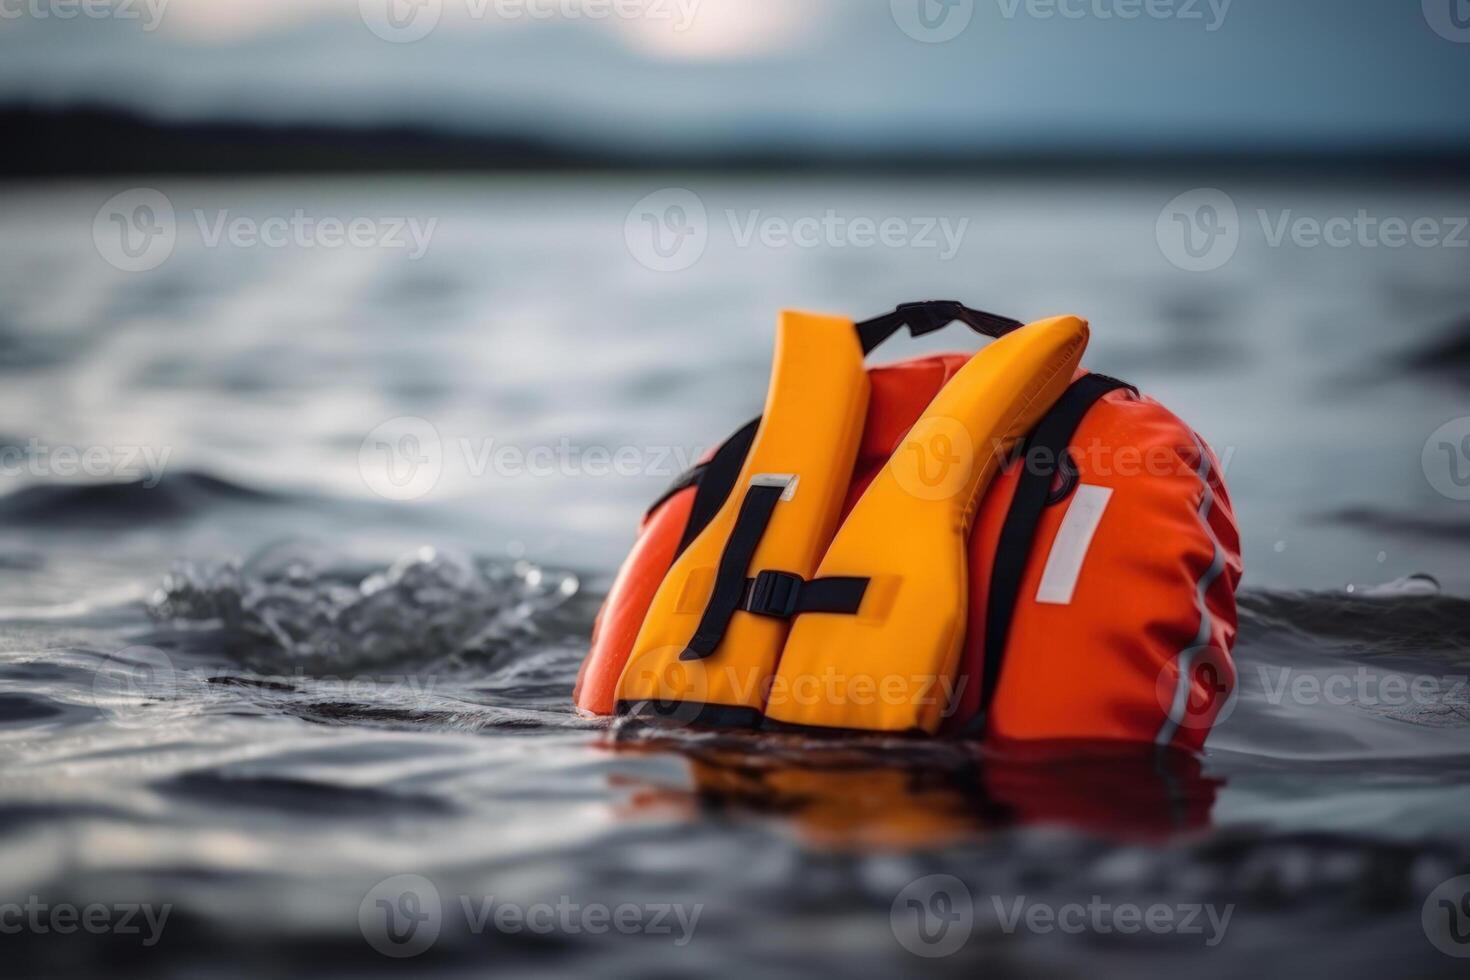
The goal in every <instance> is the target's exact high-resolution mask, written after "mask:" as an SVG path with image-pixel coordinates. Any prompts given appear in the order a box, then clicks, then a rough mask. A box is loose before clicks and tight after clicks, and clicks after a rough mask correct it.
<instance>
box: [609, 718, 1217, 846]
mask: <svg viewBox="0 0 1470 980" xmlns="http://www.w3.org/2000/svg"><path fill="white" fill-rule="evenodd" d="M630 727H631V726H628V725H625V726H623V727H622V728H620V729H619V730H618V734H617V735H616V737H615V738H614V739H613V741H612V743H611V747H612V750H613V751H614V752H634V753H638V752H646V753H660V752H677V753H678V754H680V755H682V756H683V757H684V758H686V759H687V760H688V762H689V773H688V779H689V783H688V784H683V783H682V782H681V785H678V786H659V785H657V784H640V783H638V782H636V781H629V780H625V779H618V780H617V781H616V782H615V785H616V786H617V787H618V788H619V789H627V790H629V791H630V792H631V796H630V798H629V801H628V813H629V815H630V816H638V815H641V814H654V815H664V816H666V815H669V814H673V815H676V816H678V817H681V818H683V819H695V818H697V817H698V816H699V815H700V814H702V813H719V814H731V815H735V816H741V815H748V816H752V817H767V818H772V819H774V820H776V821H777V822H779V823H781V824H786V825H789V827H790V828H791V829H792V830H793V831H794V832H795V833H796V834H797V835H798V836H799V837H800V839H801V840H802V841H803V842H805V843H807V844H809V845H812V846H818V847H838V848H855V849H860V850H868V849H872V848H889V849H896V850H904V849H910V848H916V847H925V848H931V847H940V848H942V847H948V846H952V845H956V844H961V843H964V842H966V841H971V840H974V839H976V838H980V837H983V836H985V835H987V834H993V833H994V832H996V831H998V830H1001V829H1004V828H1007V827H1014V826H1027V825H1036V826H1061V827H1067V828H1070V829H1072V830H1076V831H1081V832H1085V833H1088V834H1093V835H1097V836H1100V837H1104V838H1108V839H1115V840H1118V841H1140V840H1141V841H1147V840H1167V839H1168V838H1169V837H1170V836H1171V835H1174V834H1180V833H1186V832H1192V831H1198V830H1202V829H1204V828H1206V827H1208V826H1209V822H1210V809H1211V807H1212V805H1213V804H1214V800H1215V793H1216V790H1217V788H1218V787H1219V786H1221V785H1222V780H1219V779H1214V778H1208V777H1206V776H1205V775H1204V774H1203V769H1202V766H1201V764H1200V760H1199V759H1197V758H1194V757H1193V756H1190V755H1188V754H1185V753H1181V752H1175V751H1170V752H1167V753H1161V752H1159V751H1157V750H1155V749H1153V748H1151V747H1146V746H1138V747H1133V746H1119V745H1107V744H1079V743H1066V744H1044V743H1032V744H1021V743H1018V744H1014V745H1000V746H997V745H989V746H986V747H984V748H983V749H982V748H981V747H980V746H978V745H971V744H962V743H949V742H920V741H914V740H895V739H885V738H873V739H864V740H844V742H843V743H842V744H837V745H834V744H833V743H831V742H828V741H822V740H818V741H813V740H809V739H805V738H801V737H798V736H789V735H760V736H708V737H701V736H695V737H692V738H690V737H685V738H675V739H664V738H660V737H658V735H657V733H656V732H655V733H653V734H652V736H651V737H650V736H648V735H646V734H644V733H638V734H630V733H629V728H630Z"/></svg>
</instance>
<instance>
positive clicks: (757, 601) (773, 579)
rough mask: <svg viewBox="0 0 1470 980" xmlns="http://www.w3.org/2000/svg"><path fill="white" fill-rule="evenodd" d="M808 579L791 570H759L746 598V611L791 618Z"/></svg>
mask: <svg viewBox="0 0 1470 980" xmlns="http://www.w3.org/2000/svg"><path fill="white" fill-rule="evenodd" d="M805 584H806V579H804V578H802V577H801V576H800V575H793V574H792V573H790V572H777V571H772V570H770V569H767V570H765V571H762V572H757V573H756V575H755V579H754V581H752V582H751V583H750V595H748V596H747V597H746V599H745V611H746V612H750V613H755V614H756V615H757V616H769V617H771V618H772V619H790V618H791V617H792V616H795V615H796V609H797V606H798V604H799V603H800V601H801V587H802V586H803V585H805Z"/></svg>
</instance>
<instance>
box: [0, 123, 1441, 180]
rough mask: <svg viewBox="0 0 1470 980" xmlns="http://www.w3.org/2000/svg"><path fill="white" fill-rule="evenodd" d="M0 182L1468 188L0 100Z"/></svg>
mask: <svg viewBox="0 0 1470 980" xmlns="http://www.w3.org/2000/svg"><path fill="white" fill-rule="evenodd" d="M0 145H4V146H6V147H9V148H10V151H9V152H7V153H4V154H0V178H37V177H41V178H44V177H86V176H109V175H130V174H164V175H179V176H234V175H239V176H247V175H266V174H325V173H519V172H539V173H547V172H552V173H554V172H564V173H608V174H616V173H647V172H658V171H682V172H702V173H730V174H762V173H769V174H801V173H813V174H852V175H860V176H874V177H914V176H953V177H964V176H978V175H986V174H1023V175H1024V174H1036V175H1038V176H1046V175H1059V176H1066V175H1079V174H1086V175H1099V176H1109V175H1114V176H1147V175H1151V174H1157V175H1161V176H1162V175H1172V174H1180V173H1197V174H1203V173H1229V174H1232V175H1241V174H1251V173H1259V174H1261V175H1263V176H1266V175H1269V176H1282V175H1292V174H1301V175H1303V176H1310V177H1312V178H1313V179H1321V178H1334V177H1341V178H1351V179H1354V180H1358V181H1361V180H1363V179H1370V180H1371V179H1381V180H1389V181H1399V180H1405V179H1434V180H1438V181H1444V182H1450V183H1470V145H1467V146H1459V147H1407V148H1402V149H1393V150H1385V149H1375V148H1361V147H1347V148H1338V149H1333V150H1326V149H1312V150H1302V151H1269V152H1261V151H1256V150H1239V149H1232V148H1214V149H1207V148H1200V149H1190V150H1186V151H1172V152H1170V151H1166V152H1155V151H1150V150H1120V151H1117V152H1101V153H1100V152H1095V151H1086V150H1075V149H1073V150H1069V149H1057V150H1047V149H1044V148H1040V147H1037V148H1033V149H1028V150H1009V151H996V152H968V151H956V152H951V153H930V152H911V151H906V150H903V149H898V150H894V151H838V150H827V149H813V148H809V147H801V148H783V147H775V146H772V147H766V148H760V147H757V148H753V149H752V150H750V151H749V152H746V153H742V154H739V155H737V156H732V155H730V154H724V153H720V154H715V153H710V154H700V153H638V152H635V151H633V150H630V149H626V148H607V147H603V146H600V145H595V144H591V143H586V144H577V143H573V142H570V141H565V140H556V139H552V138H548V137H545V136H541V135H527V134H524V133H511V132H485V133H469V132H456V131H453V130H450V129H448V128H443V127H435V126H428V125H422V124H413V123H397V124H385V125H373V126H347V125H333V124H325V123H324V124H292V125H274V124H264V123H251V122H234V121H209V122H166V121H160V120H154V119H149V118H147V117H145V116H142V115H138V114H135V113H131V112H127V111H123V110H118V109H112V108H101V107H74V108H65V109H47V108H37V107H34V106H28V105H9V106H0Z"/></svg>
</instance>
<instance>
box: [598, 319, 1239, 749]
mask: <svg viewBox="0 0 1470 980" xmlns="http://www.w3.org/2000/svg"><path fill="white" fill-rule="evenodd" d="M956 320H959V321H962V322H964V323H965V324H967V325H968V326H970V327H971V328H972V329H974V330H976V331H977V332H979V333H982V334H985V335H987V336H991V337H995V338H997V339H995V340H994V341H993V342H992V343H990V344H988V345H987V346H986V347H984V348H983V349H981V350H980V351H979V352H978V353H977V354H975V355H973V356H967V355H961V354H945V355H937V356H930V357H922V358H916V359H913V360H909V361H904V362H900V363H898V364H892V365H887V366H882V367H877V368H872V369H866V370H865V369H864V365H863V362H864V357H865V356H866V355H867V354H868V353H870V352H871V351H872V350H873V349H874V348H876V347H877V346H878V345H879V344H881V343H882V342H883V341H884V340H886V339H887V338H888V337H890V336H892V335H893V334H895V333H896V332H898V330H899V329H900V328H901V327H903V326H907V327H908V328H909V330H910V332H911V333H912V334H913V335H914V336H920V335H922V334H926V333H929V332H932V331H934V330H938V329H940V328H942V327H944V326H946V325H948V324H949V323H950V322H953V321H956ZM1087 341H1088V327H1087V324H1086V322H1085V321H1083V320H1081V319H1079V318H1077V317H1070V316H1063V317H1054V318H1051V319H1047V320H1041V321H1037V322H1035V323H1031V324H1028V325H1024V326H1023V325H1022V324H1020V323H1019V322H1017V321H1014V320H1009V319H1006V318H1003V317H997V316H994V315H991V314H985V313H981V312H979V311H976V310H971V309H969V308H967V307H964V306H962V305H961V304H959V303H955V302H950V301H935V302H929V303H916V304H906V305H904V306H901V307H899V308H898V310H896V311H895V312H894V313H891V314H888V315H886V316H883V317H879V318H877V319H874V320H870V321H867V322H865V323H861V324H855V323H854V322H853V321H851V320H848V319H844V318H841V317H832V316H821V315H817V314H809V313H798V312H786V313H783V314H782V316H781V318H780V321H779V324H778V328H777V339H776V352H775V358H774V366H773V370H772V375H771V384H770V389H769V392H768V394H767V400H766V408H765V411H764V413H763V414H762V416H761V417H760V418H759V419H757V420H755V421H754V422H752V423H750V424H748V425H746V426H745V427H743V428H742V429H740V430H739V431H738V432H736V433H735V434H734V435H733V436H732V437H730V439H729V440H727V441H726V442H725V443H724V444H723V445H721V446H720V447H719V448H718V449H717V450H715V451H714V452H713V453H712V454H710V455H709V456H708V457H707V458H706V459H705V460H703V461H702V462H701V463H700V465H698V466H696V467H695V468H694V469H693V470H691V471H690V472H689V473H688V474H685V475H684V476H683V477H681V479H680V480H679V481H677V482H676V483H675V485H674V486H673V487H672V488H670V490H669V491H668V492H667V493H666V494H665V495H664V496H663V497H662V498H660V500H659V501H658V502H656V503H655V505H654V506H653V507H652V508H651V509H650V510H649V511H648V513H647V514H646V515H645V518H644V521H643V525H642V527H641V529H640V533H639V536H638V540H637V542H636V544H635V545H634V547H633V550H632V552H631V554H630V555H629V556H628V558H627V560H626V561H625V562H624V564H623V566H622V568H621V570H620V571H619V573H618V575H617V577H616V579H615V581H614V583H613V585H612V588H611V590H610V591H609V593H608V596H607V599H606V601H605V602H604V605H603V608H602V611H601V612H600V614H599V616H598V619H597V623H596V625H595V626H594V631H593V638H592V647H591V650H590V651H589V653H588V656H587V658H586V660H585V662H584V663H583V666H582V670H581V673H580V675H579V677H578V681H577V688H576V691H575V693H574V698H575V701H576V703H577V706H578V708H579V709H580V710H582V711H583V712H585V713H588V714H593V715H612V714H629V715H638V716H644V717H654V718H660V719H664V720H666V721H673V722H678V723H685V724H697V725H707V726H715V727H746V728H756V727H759V728H765V729H777V730H783V729H784V730H799V731H807V732H831V731H862V732H887V733H916V734H925V735H947V736H967V737H977V738H988V739H1003V740H1008V741H1009V740H1047V741H1060V740H1088V741H1098V740H1101V741H1127V742H1144V743H1154V744H1157V745H1160V746H1171V747H1177V748H1183V749H1187V750H1198V749H1199V748H1201V747H1202V745H1203V743H1204V740H1205V737H1206V736H1207V735H1208V733H1209V729H1210V727H1211V725H1212V724H1213V723H1214V721H1215V719H1216V717H1217V716H1218V714H1219V712H1220V711H1221V709H1222V708H1223V707H1224V706H1225V705H1226V704H1227V703H1228V701H1229V699H1230V697H1231V696H1232V695H1233V691H1234V683H1235V670H1234V666H1233V663H1232V661H1231V658H1230V648H1231V646H1232V644H1233V642H1234V639H1235V634H1236V609H1235V589H1236V586H1237V584H1238V583H1239V579H1240V575H1241V570H1242V566H1241V559H1240V544H1239V534H1238V531H1237V528H1236V524H1235V519H1234V514H1233V511H1232V509H1231V506H1230V501H1229V497H1228V495H1227V493H1226V490H1225V485H1224V482H1223V478H1222V474H1221V470H1220V465H1219V462H1218V460H1217V459H1216V458H1215V456H1214V454H1213V453H1212V452H1211V451H1210V449H1209V447H1208V446H1207V445H1206V444H1205V443H1204V441H1203V440H1202V439H1201V438H1200V437H1199V436H1198V435H1196V434H1195V433H1194V432H1193V430H1191V429H1190V428H1189V427H1188V426H1186V425H1185V424H1184V423H1183V422H1181V421H1180V420H1179V419H1178V418H1176V417H1175V416H1174V415H1172V414H1171V413H1170V412H1168V411H1167V410H1166V409H1165V408H1164V407H1163V406H1162V405H1160V404H1159V403H1158V402H1156V401H1154V400H1153V399H1151V398H1147V397H1144V396H1142V395H1140V394H1139V393H1138V391H1137V390H1136V389H1134V388H1133V387H1132V386H1130V385H1127V384H1126V383H1124V382H1121V381H1118V380H1116V379H1113V378H1109V377H1106V376H1103V375H1098V374H1093V373H1090V372H1088V371H1086V370H1084V369H1083V368H1082V367H1081V366H1080V361H1081V357H1082V353H1083V351H1084V350H1085V348H1086V345H1087Z"/></svg>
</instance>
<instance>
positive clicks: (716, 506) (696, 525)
mask: <svg viewBox="0 0 1470 980" xmlns="http://www.w3.org/2000/svg"><path fill="white" fill-rule="evenodd" d="M760 424H761V420H760V419H759V418H755V419H752V420H751V421H749V422H747V423H746V424H745V425H744V426H742V427H741V428H740V430H739V431H738V432H736V433H735V434H734V435H733V436H731V437H730V438H728V439H726V440H725V444H724V445H723V446H721V447H720V448H719V449H716V450H715V454H714V455H713V456H711V457H710V459H709V462H707V463H703V464H701V466H698V467H695V469H696V470H698V471H699V472H698V476H697V478H696V481H695V482H697V484H698V486H699V489H698V490H696V491H695V492H694V509H693V510H691V511H690V512H689V523H688V524H687V525H685V527H684V536H683V537H682V538H680V539H679V550H678V551H676V552H674V556H675V557H676V558H677V557H678V556H679V555H682V554H683V553H684V550H685V549H686V548H688V547H689V546H690V545H691V544H693V543H694V539H695V538H697V537H699V532H701V531H703V530H704V529H705V528H706V527H709V522H710V521H712V520H714V519H715V515H716V514H718V513H719V512H720V508H721V507H723V506H725V501H726V500H729V499H730V494H732V493H734V492H735V481H736V480H738V479H740V470H741V469H742V468H743V467H744V466H745V457H746V456H748V455H750V447H751V445H752V444H753V443H754V442H755V430H756V429H758V428H760ZM691 473H693V471H691ZM665 499H667V495H666V496H665Z"/></svg>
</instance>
